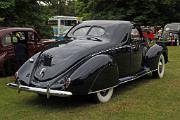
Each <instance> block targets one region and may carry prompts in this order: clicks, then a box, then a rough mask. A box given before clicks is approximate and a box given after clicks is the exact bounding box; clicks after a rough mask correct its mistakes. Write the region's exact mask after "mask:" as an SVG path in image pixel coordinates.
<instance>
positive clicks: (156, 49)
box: [145, 44, 166, 70]
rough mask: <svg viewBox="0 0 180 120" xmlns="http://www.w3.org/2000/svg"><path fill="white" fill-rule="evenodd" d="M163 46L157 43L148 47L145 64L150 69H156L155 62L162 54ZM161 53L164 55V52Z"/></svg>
mask: <svg viewBox="0 0 180 120" xmlns="http://www.w3.org/2000/svg"><path fill="white" fill-rule="evenodd" d="M163 53H164V52H163V47H162V46H159V45H157V44H155V45H153V46H152V47H150V48H149V50H148V51H147V52H146V55H145V66H146V67H148V68H150V70H156V69H157V63H158V60H159V56H160V55H161V54H163ZM163 55H166V54H165V53H164V54H163Z"/></svg>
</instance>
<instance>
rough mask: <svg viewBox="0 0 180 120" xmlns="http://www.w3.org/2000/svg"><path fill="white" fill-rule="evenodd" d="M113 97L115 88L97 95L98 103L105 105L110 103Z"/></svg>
mask: <svg viewBox="0 0 180 120" xmlns="http://www.w3.org/2000/svg"><path fill="white" fill-rule="evenodd" d="M112 95H113V88H109V89H107V90H103V91H99V92H97V93H95V96H94V97H95V98H96V102H99V103H105V102H108V101H109V100H110V99H111V97H112Z"/></svg>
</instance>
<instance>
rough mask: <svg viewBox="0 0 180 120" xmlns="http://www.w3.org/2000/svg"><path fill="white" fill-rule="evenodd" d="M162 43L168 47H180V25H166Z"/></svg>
mask: <svg viewBox="0 0 180 120" xmlns="http://www.w3.org/2000/svg"><path fill="white" fill-rule="evenodd" d="M162 42H164V43H165V44H166V45H179V42H180V23H169V24H167V25H165V27H164V31H163V38H162Z"/></svg>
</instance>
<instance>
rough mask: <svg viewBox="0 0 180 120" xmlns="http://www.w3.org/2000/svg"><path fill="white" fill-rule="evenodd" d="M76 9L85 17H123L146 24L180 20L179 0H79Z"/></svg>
mask: <svg viewBox="0 0 180 120" xmlns="http://www.w3.org/2000/svg"><path fill="white" fill-rule="evenodd" d="M76 9H77V13H78V15H80V16H83V17H84V18H85V19H118V20H121V19H123V20H130V21H135V22H138V23H140V24H144V25H163V24H165V23H168V22H175V21H177V22H178V21H179V22H180V12H179V11H180V10H179V9H180V7H179V3H178V0H77V2H76Z"/></svg>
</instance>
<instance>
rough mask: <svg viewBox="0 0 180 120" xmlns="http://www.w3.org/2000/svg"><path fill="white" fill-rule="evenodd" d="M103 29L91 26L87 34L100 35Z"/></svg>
mask: <svg viewBox="0 0 180 120" xmlns="http://www.w3.org/2000/svg"><path fill="white" fill-rule="evenodd" d="M104 33H105V30H104V29H103V28H101V27H93V28H92V29H91V31H90V32H89V34H88V35H90V36H102V35H104Z"/></svg>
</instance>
